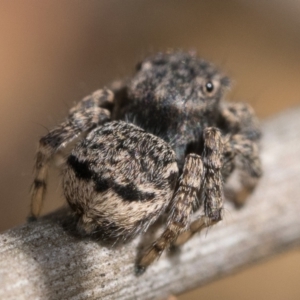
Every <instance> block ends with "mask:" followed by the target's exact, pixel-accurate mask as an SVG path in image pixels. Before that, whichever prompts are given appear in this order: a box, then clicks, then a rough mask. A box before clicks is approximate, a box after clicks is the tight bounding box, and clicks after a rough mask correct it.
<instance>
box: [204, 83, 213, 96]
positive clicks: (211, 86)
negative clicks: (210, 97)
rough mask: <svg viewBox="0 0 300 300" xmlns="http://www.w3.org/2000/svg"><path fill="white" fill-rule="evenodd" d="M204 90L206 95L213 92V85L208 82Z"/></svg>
mask: <svg viewBox="0 0 300 300" xmlns="http://www.w3.org/2000/svg"><path fill="white" fill-rule="evenodd" d="M205 89H206V91H207V92H208V93H211V92H212V91H213V90H214V85H213V83H212V82H211V81H208V82H207V83H206V84H205Z"/></svg>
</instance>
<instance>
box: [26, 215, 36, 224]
mask: <svg viewBox="0 0 300 300" xmlns="http://www.w3.org/2000/svg"><path fill="white" fill-rule="evenodd" d="M35 221H37V217H35V216H29V217H27V222H28V223H31V222H35Z"/></svg>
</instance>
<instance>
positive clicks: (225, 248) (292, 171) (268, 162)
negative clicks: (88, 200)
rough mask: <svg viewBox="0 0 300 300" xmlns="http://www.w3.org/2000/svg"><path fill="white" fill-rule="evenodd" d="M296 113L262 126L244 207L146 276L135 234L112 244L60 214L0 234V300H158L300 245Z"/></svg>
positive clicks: (299, 153) (299, 146)
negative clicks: (80, 231)
mask: <svg viewBox="0 0 300 300" xmlns="http://www.w3.org/2000/svg"><path fill="white" fill-rule="evenodd" d="M299 128H300V109H299V108H297V109H294V110H291V111H288V112H285V113H283V114H281V115H279V116H277V117H275V118H274V119H271V120H268V121H266V122H265V123H264V124H263V129H264V130H263V131H264V138H263V164H264V177H263V178H262V180H261V182H260V185H259V187H258V188H257V189H256V191H255V192H254V194H253V195H252V196H251V197H250V198H249V200H248V202H247V204H246V206H245V207H244V208H242V209H240V210H235V209H234V208H233V207H232V205H231V203H229V202H227V203H226V206H225V208H226V211H225V220H224V221H223V222H222V223H220V224H218V225H216V226H215V227H213V228H211V229H210V230H209V232H208V233H207V234H201V235H197V236H195V237H194V238H193V239H192V240H191V241H189V242H188V243H187V244H186V245H185V246H183V247H182V248H181V251H177V252H176V253H171V254H170V253H169V254H164V255H163V256H162V257H161V258H160V259H159V260H158V261H157V262H155V263H154V264H153V265H152V266H151V267H150V268H149V269H148V270H147V271H146V273H145V274H144V275H142V276H141V277H136V276H135V274H134V262H135V260H136V257H137V255H138V250H137V249H138V246H139V244H140V243H141V237H137V238H136V239H134V240H132V241H130V242H128V243H126V244H120V245H117V246H114V247H112V246H111V245H109V244H104V243H103V242H100V241H96V240H93V239H83V238H80V237H78V236H77V235H76V231H75V229H74V224H73V223H74V219H73V217H72V216H70V214H69V213H68V211H67V210H60V211H58V212H55V213H53V214H52V215H49V216H47V217H45V218H43V219H41V220H39V221H38V222H36V223H31V224H25V225H23V226H21V227H18V228H14V229H11V230H9V231H7V232H5V233H3V234H2V235H0V299H6V300H9V299H74V300H75V299H161V298H163V297H166V296H167V295H169V294H178V293H181V292H183V291H186V290H188V289H191V288H194V287H197V286H200V285H203V284H205V283H206V282H208V281H211V280H213V279H216V278H219V277H220V276H224V275H226V274H229V273H231V272H233V271H234V270H237V269H238V268H240V267H243V266H246V265H248V264H250V263H254V262H256V261H258V260H261V259H262V258H265V257H269V256H271V255H274V254H276V253H278V252H280V251H283V250H286V249H288V248H289V247H291V246H295V245H299V244H300V217H299V216H300V201H299V200H300V199H299V198H300V132H299Z"/></svg>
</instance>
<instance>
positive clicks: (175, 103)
mask: <svg viewBox="0 0 300 300" xmlns="http://www.w3.org/2000/svg"><path fill="white" fill-rule="evenodd" d="M229 84H230V82H229V79H228V77H226V76H224V75H223V74H222V73H220V72H219V70H218V69H216V68H215V67H214V66H213V65H212V64H211V63H209V62H207V61H206V60H202V59H199V58H197V57H196V56H195V55H194V54H191V53H185V52H171V53H158V54H156V55H154V56H152V57H150V58H148V59H146V60H144V61H143V62H142V63H140V64H139V65H138V67H137V74H136V75H135V77H134V78H133V80H132V81H131V84H130V85H129V95H130V98H131V99H133V102H134V103H135V106H139V107H141V108H142V109H141V110H140V112H139V113H140V114H142V115H143V118H146V119H149V117H151V118H153V117H154V118H156V119H157V120H160V122H167V123H169V124H170V123H173V122H172V121H174V122H177V123H178V122H179V123H180V122H181V120H183V121H184V123H189V122H190V123H191V126H192V123H193V124H194V123H195V122H198V123H199V122H200V123H202V124H203V123H205V124H208V123H209V121H208V120H210V119H214V115H216V113H217V112H218V106H219V102H220V100H221V99H222V97H223V94H224V91H225V89H226V88H227V87H228V86H229Z"/></svg>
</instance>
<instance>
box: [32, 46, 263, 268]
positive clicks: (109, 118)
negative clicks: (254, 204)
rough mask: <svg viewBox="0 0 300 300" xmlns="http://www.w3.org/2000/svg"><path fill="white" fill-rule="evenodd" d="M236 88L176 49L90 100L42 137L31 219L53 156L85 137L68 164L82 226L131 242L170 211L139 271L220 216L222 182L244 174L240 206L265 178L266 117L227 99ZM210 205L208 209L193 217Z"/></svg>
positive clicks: (66, 181)
mask: <svg viewBox="0 0 300 300" xmlns="http://www.w3.org/2000/svg"><path fill="white" fill-rule="evenodd" d="M229 85H230V80H229V78H228V77H226V76H224V75H223V74H222V73H221V72H220V71H219V70H218V69H217V68H215V67H214V65H213V64H211V63H209V62H207V61H206V60H203V59H200V58H198V57H197V56H196V55H195V54H194V53H185V52H182V51H170V52H166V53H158V54H155V55H153V56H150V57H149V58H147V59H145V60H144V61H142V62H141V63H139V64H138V66H137V68H136V73H135V75H134V76H133V77H132V78H130V79H127V80H125V81H124V82H123V84H120V85H119V86H116V85H112V87H113V88H111V89H107V88H104V89H100V90H97V91H96V92H94V93H93V94H91V95H90V96H87V97H85V98H84V99H83V100H81V101H80V102H79V103H78V104H77V105H76V106H74V107H73V108H71V110H70V111H69V115H68V117H67V119H66V120H65V121H64V122H63V123H61V124H60V125H59V126H57V127H56V128H54V129H53V130H51V131H50V132H49V133H48V134H47V135H45V136H43V137H42V138H41V139H40V141H39V147H38V151H37V155H36V162H35V179H34V182H33V185H32V194H31V213H30V219H36V218H37V217H38V216H39V214H40V211H41V206H42V203H43V200H44V195H45V191H46V186H47V180H46V179H47V171H48V167H49V163H50V161H51V159H52V158H53V157H54V156H55V154H56V153H57V152H58V151H59V150H61V149H62V148H64V147H65V146H66V145H67V144H69V143H70V142H71V141H73V140H74V139H75V138H78V137H81V140H80V141H79V142H78V143H77V144H76V145H75V146H74V148H73V150H72V151H71V153H70V154H69V155H68V157H66V159H65V163H64V164H63V168H62V169H63V170H62V185H63V191H64V195H65V198H66V200H67V202H68V203H69V205H70V207H71V209H72V210H73V211H74V212H75V214H76V215H77V217H78V224H77V227H78V229H79V230H80V231H81V232H83V233H85V234H92V233H93V232H95V231H97V230H101V231H102V232H103V235H104V237H106V238H115V239H118V238H122V239H127V238H130V237H133V236H135V235H137V234H139V233H143V232H145V231H147V229H148V227H149V226H150V225H151V224H153V223H154V222H155V221H156V220H157V219H158V218H159V217H160V216H161V215H162V214H166V215H167V218H166V224H165V229H164V231H163V233H162V234H161V236H160V237H159V238H158V239H157V240H156V241H155V242H154V243H153V244H152V245H151V246H150V248H149V249H148V250H147V251H146V252H145V253H144V254H143V255H142V256H141V258H139V260H138V261H137V265H136V273H137V274H141V273H143V272H144V271H145V269H146V268H147V267H148V266H149V265H150V264H151V263H152V262H153V261H154V260H155V259H156V258H158V257H159V256H160V255H161V253H162V252H163V251H164V250H165V249H166V248H169V247H170V246H173V245H175V246H179V245H181V244H183V243H185V242H186V241H187V240H188V239H189V238H191V237H192V236H193V235H194V234H195V233H196V232H199V231H201V230H203V229H204V228H207V227H209V226H211V225H213V224H215V223H217V222H219V221H220V220H221V219H222V209H223V185H224V182H226V180H227V179H228V177H229V175H231V174H232V172H233V171H234V169H238V170H239V171H240V174H241V176H240V181H241V184H242V190H241V192H240V193H237V194H236V195H235V197H234V200H235V202H236V204H238V205H241V204H243V203H244V201H245V199H246V196H247V195H248V194H249V193H251V192H252V190H253V189H254V188H255V186H256V184H257V182H258V180H259V178H260V176H261V175H262V169H261V162H260V158H259V140H260V137H261V132H260V128H259V123H258V120H257V118H256V116H255V114H254V112H253V110H252V108H251V107H250V106H249V105H247V104H244V103H228V102H226V101H224V100H223V98H224V92H225V91H226V89H228V88H229ZM82 133H86V135H85V136H83V135H81V134H82ZM201 206H202V207H203V215H201V216H200V217H198V218H197V219H196V220H195V221H193V222H191V216H192V215H193V213H194V212H195V211H196V210H198V209H199V208H200V207H201Z"/></svg>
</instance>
